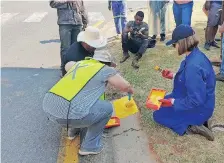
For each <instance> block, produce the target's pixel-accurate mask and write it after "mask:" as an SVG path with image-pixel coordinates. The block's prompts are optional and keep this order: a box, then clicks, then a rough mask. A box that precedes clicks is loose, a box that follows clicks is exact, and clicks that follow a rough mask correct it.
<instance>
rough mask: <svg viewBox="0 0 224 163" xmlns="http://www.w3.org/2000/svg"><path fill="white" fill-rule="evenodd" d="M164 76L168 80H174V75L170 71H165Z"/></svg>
mask: <svg viewBox="0 0 224 163" xmlns="http://www.w3.org/2000/svg"><path fill="white" fill-rule="evenodd" d="M162 76H163V77H164V78H167V79H173V77H174V74H173V73H172V72H171V71H170V70H163V71H162Z"/></svg>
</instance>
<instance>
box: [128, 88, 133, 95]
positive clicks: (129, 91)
mask: <svg viewBox="0 0 224 163" xmlns="http://www.w3.org/2000/svg"><path fill="white" fill-rule="evenodd" d="M128 93H130V94H134V88H133V87H132V86H130V87H129V88H128Z"/></svg>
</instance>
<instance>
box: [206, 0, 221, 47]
mask: <svg viewBox="0 0 224 163" xmlns="http://www.w3.org/2000/svg"><path fill="white" fill-rule="evenodd" d="M207 3H208V5H207V7H206V9H207V10H208V21H207V27H206V29H205V45H204V48H205V49H206V50H210V47H211V46H214V47H216V48H220V47H219V46H218V45H217V43H216V41H215V35H216V33H217V31H218V26H219V25H221V24H220V22H221V9H222V1H209V2H207Z"/></svg>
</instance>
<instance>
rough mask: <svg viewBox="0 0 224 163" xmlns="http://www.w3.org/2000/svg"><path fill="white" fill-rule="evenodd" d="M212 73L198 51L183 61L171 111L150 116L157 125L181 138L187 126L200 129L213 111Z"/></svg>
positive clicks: (175, 80) (173, 94)
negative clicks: (198, 126)
mask: <svg viewBox="0 0 224 163" xmlns="http://www.w3.org/2000/svg"><path fill="white" fill-rule="evenodd" d="M215 86H216V79H215V72H214V70H213V68H212V65H211V62H210V61H209V60H208V58H207V57H206V55H205V54H204V53H202V52H201V51H200V50H199V49H198V48H194V50H193V51H192V52H191V53H190V54H189V55H188V56H187V57H186V58H185V59H184V60H183V61H182V63H181V65H180V68H179V70H178V72H177V74H176V75H175V78H174V87H173V91H172V93H171V94H169V95H167V96H166V97H165V98H166V99H168V98H174V99H175V101H174V104H173V106H172V107H170V108H163V107H161V108H160V110H157V111H155V112H154V113H153V118H154V120H155V121H156V122H158V123H160V124H162V125H164V126H166V127H169V128H171V129H172V130H173V131H174V132H176V133H178V134H179V135H183V134H184V133H185V131H186V129H187V128H188V127H189V125H202V124H203V123H204V122H205V121H207V120H208V119H209V118H210V117H211V116H212V114H213V112H214V108H215Z"/></svg>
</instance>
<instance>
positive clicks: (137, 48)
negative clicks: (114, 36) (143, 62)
mask: <svg viewBox="0 0 224 163" xmlns="http://www.w3.org/2000/svg"><path fill="white" fill-rule="evenodd" d="M147 48H148V39H142V40H141V41H136V40H133V39H131V38H129V37H128V33H123V34H122V49H123V52H124V54H127V53H128V51H130V52H131V53H134V54H137V55H140V57H141V56H142V55H143V54H144V53H145V51H146V50H147Z"/></svg>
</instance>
